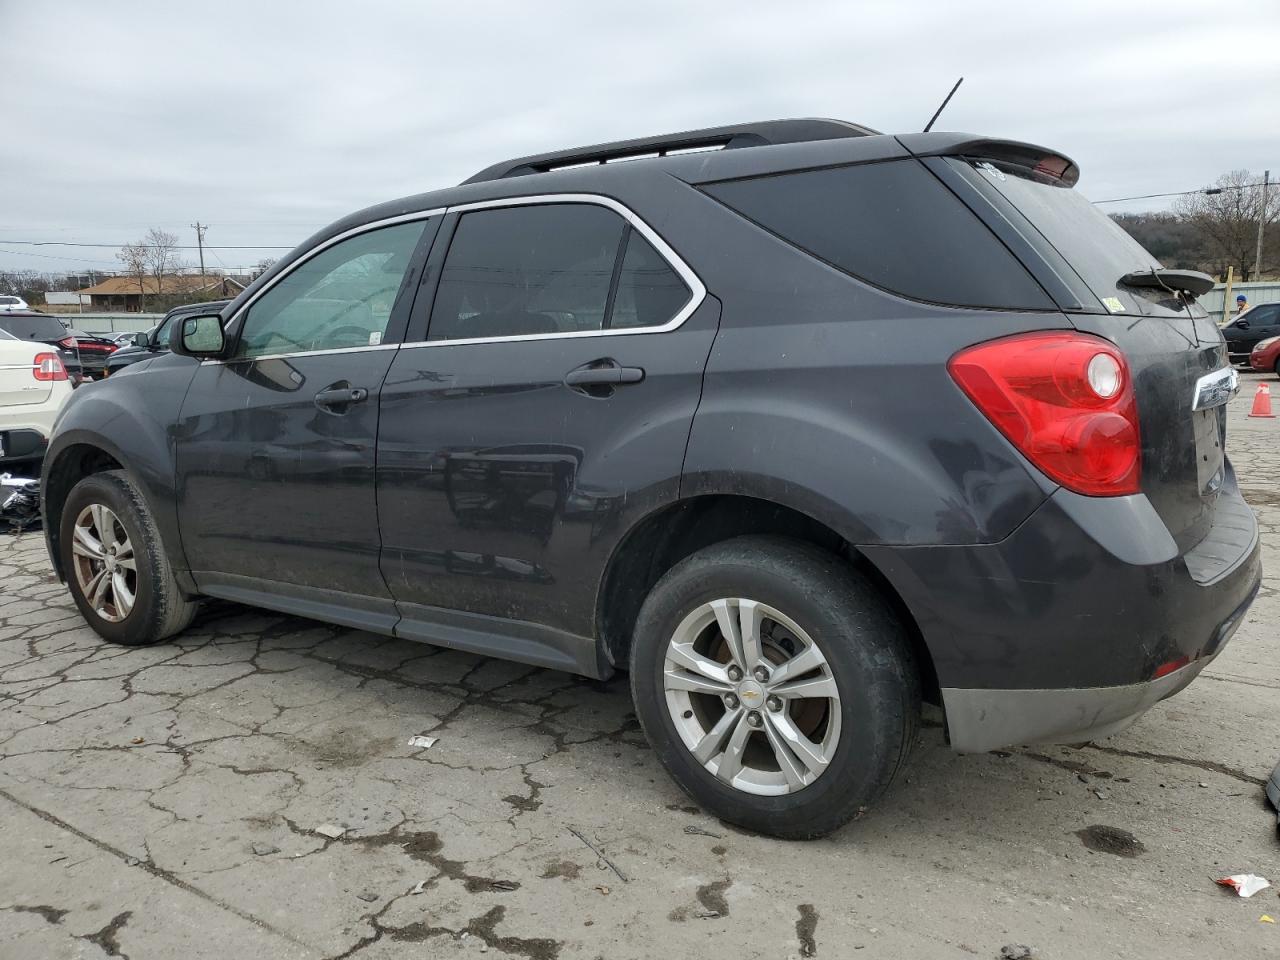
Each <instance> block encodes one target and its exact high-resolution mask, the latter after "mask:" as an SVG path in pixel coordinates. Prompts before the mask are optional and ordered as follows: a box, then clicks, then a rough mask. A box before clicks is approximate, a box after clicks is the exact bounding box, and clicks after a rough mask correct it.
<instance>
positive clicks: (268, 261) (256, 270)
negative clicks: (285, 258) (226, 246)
mask: <svg viewBox="0 0 1280 960" xmlns="http://www.w3.org/2000/svg"><path fill="white" fill-rule="evenodd" d="M275 262H276V260H275V257H263V258H262V259H261V260H259V261H258V262H257V263H255V264H254V265H253V270H252V276H253V279H254V280H257V279H258V278H259V277H260V276H262V275H263V274H264V273H266V272H267V271H268V270H270V269H271V268H272V267H273V266H275Z"/></svg>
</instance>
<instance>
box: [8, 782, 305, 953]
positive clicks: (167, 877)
mask: <svg viewBox="0 0 1280 960" xmlns="http://www.w3.org/2000/svg"><path fill="white" fill-rule="evenodd" d="M0 798H3V799H5V800H8V801H9V802H10V803H12V804H13V805H14V806H16V807H21V808H22V809H23V810H26V811H27V812H28V813H31V814H34V815H35V816H37V817H39V818H40V819H41V820H43V821H45V822H46V823H49V824H52V825H53V826H55V827H57V828H58V829H60V830H65V831H66V832H67V833H70V834H72V835H73V836H76V837H79V838H80V839H81V840H83V841H85V842H86V843H89V844H91V845H93V846H94V847H97V848H98V849H99V850H101V851H102V852H103V853H106V854H109V855H110V856H113V857H115V858H116V859H117V860H120V861H121V862H123V863H125V864H126V865H128V866H131V867H138V868H139V869H141V870H144V871H145V872H147V873H149V874H150V875H151V876H153V877H155V878H156V879H157V880H163V881H164V882H165V883H168V884H170V885H171V886H174V887H177V888H178V889H179V890H182V891H184V892H186V893H190V894H192V895H193V896H197V897H199V898H200V899H201V900H204V901H205V902H206V903H211V904H213V905H214V906H215V907H219V908H220V909H222V910H225V911H227V912H228V913H232V914H235V915H236V916H237V917H239V918H240V919H241V920H244V921H247V922H248V923H251V924H253V925H254V926H255V927H258V928H260V929H262V930H265V931H267V932H268V933H273V934H275V935H276V936H278V937H282V938H283V939H285V940H288V941H289V942H290V943H293V944H295V945H297V946H299V947H303V948H304V949H307V950H312V951H315V952H319V951H316V949H315V947H313V946H312V945H311V944H309V943H306V942H304V941H302V940H299V939H298V938H297V937H295V936H294V935H293V934H291V933H289V932H287V931H285V930H281V929H280V928H279V927H277V926H274V925H273V924H270V923H268V922H267V921H265V920H263V919H262V918H260V917H256V916H254V915H253V914H252V913H249V912H248V911H247V910H242V909H240V908H239V907H237V906H235V905H234V904H230V903H227V902H226V901H225V900H222V899H220V898H218V897H215V896H213V895H212V894H210V893H206V892H205V891H204V890H201V889H200V888H199V887H197V886H195V885H194V884H191V883H188V882H187V881H186V880H183V879H182V878H181V877H179V876H177V875H176V874H175V873H173V872H172V871H171V870H166V869H165V868H163V867H158V866H156V865H155V864H154V863H151V862H150V861H140V860H138V859H137V858H136V857H133V856H130V855H129V854H127V853H125V852H124V851H123V850H121V849H119V848H118V847H114V846H112V845H111V844H109V843H107V842H106V841H104V840H99V839H98V838H97V837H95V836H92V835H90V834H87V833H85V832H84V831H83V830H81V829H80V828H79V827H76V826H73V825H72V824H70V823H67V821H65V820H63V819H62V818H61V817H58V816H55V815H54V814H52V813H49V812H48V811H47V810H41V809H40V808H39V807H35V806H32V805H31V804H29V803H26V802H25V801H23V800H20V799H18V798H17V797H15V796H14V795H13V794H11V793H10V792H9V791H7V790H5V789H3V788H0Z"/></svg>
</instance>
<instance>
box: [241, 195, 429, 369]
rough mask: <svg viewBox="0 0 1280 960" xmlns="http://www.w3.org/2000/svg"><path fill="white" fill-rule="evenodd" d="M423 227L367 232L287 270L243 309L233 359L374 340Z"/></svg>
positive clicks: (418, 222)
mask: <svg viewBox="0 0 1280 960" xmlns="http://www.w3.org/2000/svg"><path fill="white" fill-rule="evenodd" d="M424 226H425V221H423V220H415V221H413V222H411V223H401V224H397V225H396V226H393V227H382V228H381V229H378V230H370V231H369V232H368V233H362V234H359V235H357V236H354V237H351V238H350V239H348V240H343V241H342V242H341V243H337V244H334V245H333V246H332V247H330V248H329V249H327V250H325V251H323V252H322V253H319V254H317V255H316V256H314V257H312V258H311V259H310V260H308V261H306V262H305V263H303V264H302V265H301V266H299V267H297V268H296V269H294V270H293V271H292V272H290V273H289V274H287V275H286V276H285V278H284V279H283V280H281V281H280V282H279V283H277V284H276V285H275V286H274V287H272V288H271V289H270V290H268V291H267V292H266V293H264V294H263V295H262V296H261V297H260V298H258V300H257V301H255V302H254V303H253V305H252V306H251V307H249V311H248V313H247V315H246V316H245V318H244V320H243V321H242V326H241V333H240V340H239V343H238V345H237V347H236V353H235V357H236V358H238V359H251V358H253V357H261V356H266V355H270V354H278V353H301V352H305V351H311V350H340V349H349V348H352V347H367V346H376V345H377V344H380V343H381V342H382V338H383V336H384V335H385V334H386V332H387V323H388V322H389V321H390V319H391V308H392V306H393V305H394V304H395V300H396V294H397V292H398V291H399V289H400V284H401V282H402V281H403V280H404V276H405V273H406V272H407V271H408V269H409V261H410V259H411V258H412V256H413V251H414V248H415V247H416V246H417V244H418V240H419V239H420V238H421V236H422V231H423V228H424Z"/></svg>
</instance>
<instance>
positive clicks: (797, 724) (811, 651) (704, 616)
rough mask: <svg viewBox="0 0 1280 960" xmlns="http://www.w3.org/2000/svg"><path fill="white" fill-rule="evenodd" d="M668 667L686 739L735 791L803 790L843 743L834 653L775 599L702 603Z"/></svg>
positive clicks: (678, 636)
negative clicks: (772, 603) (773, 601)
mask: <svg viewBox="0 0 1280 960" xmlns="http://www.w3.org/2000/svg"><path fill="white" fill-rule="evenodd" d="M663 674H664V677H665V681H664V685H665V687H666V701H667V710H668V711H669V712H670V715H671V720H672V722H673V723H674V724H675V727H676V729H677V730H678V731H679V733H680V739H681V740H682V741H683V742H684V745H685V746H686V747H688V748H689V751H690V752H691V753H692V754H693V755H694V757H695V758H696V759H697V760H698V761H699V762H700V763H702V765H703V767H704V768H705V769H706V770H707V771H708V772H709V773H711V774H714V775H715V777H716V778H717V779H719V780H721V781H723V782H724V783H726V784H728V785H729V786H731V787H734V788H735V789H738V790H742V791H744V792H746V793H754V794H759V795H761V796H776V795H778V794H786V793H792V792H793V791H796V790H800V789H803V788H804V787H807V786H808V785H809V784H811V783H813V782H814V781H815V780H816V779H817V778H818V777H819V776H821V775H822V773H823V772H824V771H826V769H827V766H828V765H829V763H830V761H831V757H832V755H833V754H834V753H835V750H836V747H837V746H838V745H839V743H840V691H839V689H838V688H837V687H836V682H835V679H834V677H832V675H831V666H830V664H828V663H827V658H826V657H825V656H824V655H823V653H822V651H821V649H819V647H818V645H817V644H816V643H814V642H813V640H812V638H810V637H809V635H808V634H807V633H805V632H804V630H802V629H801V628H800V627H799V626H798V625H797V624H796V623H795V621H794V620H792V619H791V618H790V617H788V616H786V614H783V613H781V612H779V611H777V610H775V609H774V608H773V607H770V606H768V605H767V604H763V603H759V602H757V601H755V600H747V599H743V598H734V599H727V598H726V599H720V600H713V601H711V602H710V603H704V604H703V605H702V606H700V607H698V608H696V609H695V610H694V611H693V612H692V613H690V614H689V615H688V616H687V617H685V618H684V621H683V622H682V623H681V624H680V626H679V627H677V628H676V632H675V633H674V634H673V635H672V637H671V641H670V642H669V643H668V645H667V656H666V662H665V664H664V665H663ZM757 732H759V733H761V734H763V736H760V737H752V734H753V733H757Z"/></svg>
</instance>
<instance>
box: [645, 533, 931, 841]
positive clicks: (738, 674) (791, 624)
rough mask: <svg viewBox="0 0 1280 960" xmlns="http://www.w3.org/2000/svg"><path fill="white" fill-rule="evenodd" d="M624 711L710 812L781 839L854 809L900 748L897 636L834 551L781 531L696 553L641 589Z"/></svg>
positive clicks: (914, 701)
mask: <svg viewBox="0 0 1280 960" xmlns="http://www.w3.org/2000/svg"><path fill="white" fill-rule="evenodd" d="M631 690H632V696H633V697H634V699H635V705H636V714H637V716H638V717H639V718H640V724H641V726H642V727H643V728H644V732H645V735H646V736H647V737H648V738H649V742H650V743H651V744H652V745H653V748H654V752H655V753H656V754H657V756H658V758H659V759H660V760H661V761H662V763H663V765H664V766H665V767H666V768H667V771H668V772H669V773H670V774H671V775H672V777H673V778H674V779H675V780H676V782H677V783H678V784H679V785H680V786H681V787H683V788H684V790H685V791H686V792H688V793H689V795H690V796H692V797H693V798H694V799H695V800H696V801H697V802H698V803H699V804H700V805H701V806H702V807H703V808H704V809H705V810H707V812H709V813H711V814H714V815H715V816H718V817H720V818H721V819H722V820H725V821H728V822H730V823H735V824H738V825H740V826H743V827H746V828H748V829H751V830H756V831H759V832H761V833H768V834H772V835H774V836H779V837H785V838H789V839H804V838H809V837H817V836H821V835H823V834H825V833H829V832H830V831H832V830H834V829H836V828H837V827H839V826H841V825H843V824H844V823H846V822H847V821H849V820H850V819H853V818H854V817H856V816H858V815H859V814H860V813H861V812H862V811H863V810H865V809H866V808H867V807H868V806H869V805H870V804H872V803H873V802H874V801H875V800H876V799H877V798H878V797H879V796H880V795H881V794H883V793H884V791H885V790H886V789H887V788H888V786H889V784H890V783H891V782H892V781H893V778H894V777H895V776H896V775H897V773H898V771H899V769H900V768H901V767H902V765H903V764H904V762H905V760H906V758H907V756H908V755H909V753H910V748H911V746H912V744H913V743H914V741H915V737H916V732H917V729H918V724H919V709H920V689H919V677H918V674H917V671H916V665H915V662H914V655H913V651H912V646H911V643H910V641H909V639H908V637H907V634H906V631H905V630H904V628H903V626H902V624H901V623H900V621H899V620H898V618H897V617H896V616H895V614H894V613H893V611H892V609H891V608H890V607H889V605H888V604H887V603H886V602H885V600H884V598H883V597H881V595H880V594H879V592H878V591H877V590H876V589H875V587H873V586H872V585H871V584H870V583H869V582H868V581H867V580H866V579H865V578H864V577H863V576H862V575H861V574H859V573H858V571H857V570H856V569H854V568H853V567H852V566H851V565H849V564H848V563H847V562H846V561H845V560H843V559H842V558H840V557H838V556H836V555H834V554H832V553H828V552H827V551H824V550H821V549H819V548H817V547H815V546H813V545H811V544H807V543H801V542H797V541H792V540H787V539H784V538H781V537H764V536H746V537H739V538H736V539H733V540H727V541H725V542H723V543H718V544H715V545H713V546H710V547H707V548H705V549H703V550H700V551H698V552H697V553H695V554H693V555H692V556H690V557H687V558H686V559H684V560H682V561H681V562H680V563H678V564H676V565H675V566H674V567H673V568H672V569H671V570H669V571H668V572H667V573H666V575H665V576H663V577H662V579H661V580H659V581H658V583H657V584H656V585H655V586H654V588H653V590H652V591H651V592H650V594H649V596H648V598H647V599H646V600H645V602H644V605H643V606H642V608H641V610H640V615H639V617H638V618H637V621H636V627H635V635H634V639H633V643H632V649H631Z"/></svg>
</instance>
